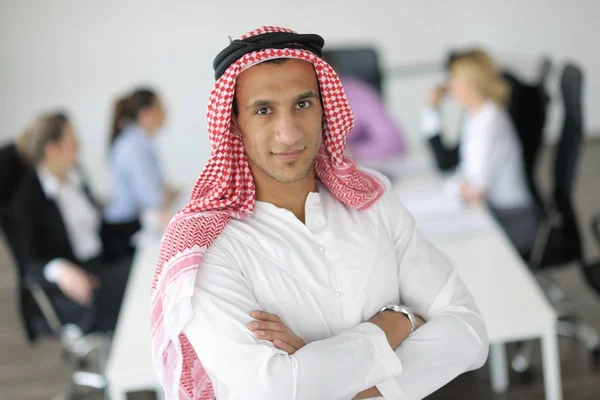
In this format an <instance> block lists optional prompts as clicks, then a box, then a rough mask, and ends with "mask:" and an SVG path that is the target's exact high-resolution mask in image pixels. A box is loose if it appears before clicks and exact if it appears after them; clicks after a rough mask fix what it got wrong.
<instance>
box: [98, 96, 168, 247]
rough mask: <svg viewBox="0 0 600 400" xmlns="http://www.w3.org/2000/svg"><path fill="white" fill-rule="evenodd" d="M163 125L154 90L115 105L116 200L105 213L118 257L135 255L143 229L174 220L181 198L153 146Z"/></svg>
mask: <svg viewBox="0 0 600 400" xmlns="http://www.w3.org/2000/svg"><path fill="white" fill-rule="evenodd" d="M164 121H165V110H164V108H163V105H162V103H161V101H160V99H159V97H158V96H157V95H156V93H155V92H154V91H152V90H150V89H145V88H144V89H137V90H135V91H134V92H133V93H131V94H130V95H128V96H125V97H123V98H122V99H120V100H119V101H118V102H117V104H116V107H115V114H114V118H113V125H112V132H111V148H110V177H111V181H112V186H113V195H112V199H111V201H110V203H109V204H108V206H107V207H106V210H105V219H106V222H107V223H108V224H109V225H110V236H109V237H111V243H112V245H111V248H112V249H111V252H113V253H115V256H119V255H122V254H124V253H128V252H130V251H132V250H133V247H132V245H131V238H132V236H133V235H134V234H135V233H136V232H137V231H138V230H139V229H140V228H141V226H142V224H144V225H146V224H149V225H154V226H157V225H160V226H162V225H163V224H164V222H165V221H166V220H168V218H169V217H170V215H171V214H170V213H169V211H168V209H169V207H170V205H171V204H172V203H173V201H174V199H175V198H176V196H177V192H176V191H175V190H173V189H171V188H170V187H169V186H168V185H166V184H165V182H164V179H163V174H162V169H161V165H160V162H159V159H158V154H157V152H156V149H155V144H154V137H155V136H156V134H157V132H158V131H159V129H160V128H161V127H162V126H163V124H164ZM150 221H153V222H150ZM150 229H153V228H151V227H150Z"/></svg>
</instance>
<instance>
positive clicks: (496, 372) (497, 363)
mask: <svg viewBox="0 0 600 400" xmlns="http://www.w3.org/2000/svg"><path fill="white" fill-rule="evenodd" d="M489 362H490V379H491V381H492V390H493V391H494V393H504V392H506V390H507V389H508V362H507V361H506V347H505V346H504V343H492V344H491V345H490V357H489Z"/></svg>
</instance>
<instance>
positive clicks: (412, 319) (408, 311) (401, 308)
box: [379, 304, 417, 333]
mask: <svg viewBox="0 0 600 400" xmlns="http://www.w3.org/2000/svg"><path fill="white" fill-rule="evenodd" d="M384 311H393V312H397V313H402V314H404V315H406V318H408V320H409V321H410V333H413V332H414V331H415V329H417V319H416V318H415V313H414V312H413V311H412V310H411V309H410V308H408V307H406V306H398V305H395V304H388V305H387V306H384V307H383V308H382V309H381V310H379V312H380V313H381V312H384Z"/></svg>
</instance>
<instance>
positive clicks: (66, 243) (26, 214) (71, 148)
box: [11, 113, 130, 330]
mask: <svg viewBox="0 0 600 400" xmlns="http://www.w3.org/2000/svg"><path fill="white" fill-rule="evenodd" d="M22 135H23V136H24V137H26V149H25V150H24V152H25V153H26V154H27V159H28V160H30V161H31V164H32V166H33V167H34V168H32V170H31V171H30V172H29V173H28V174H27V175H26V176H25V177H24V178H23V180H22V181H21V183H20V184H19V186H18V188H17V190H16V192H15V194H14V196H13V199H12V205H11V216H12V221H11V223H12V228H13V230H14V232H15V235H16V238H17V241H16V242H17V244H16V247H17V249H16V252H17V254H18V259H19V260H21V262H22V263H23V266H24V268H25V270H26V272H27V274H28V275H30V276H32V277H33V278H34V279H35V280H36V281H38V282H40V281H41V282H44V281H47V282H48V283H50V284H51V285H52V284H55V285H56V286H57V288H58V290H56V291H54V292H51V294H50V299H51V301H52V303H53V305H54V306H55V309H56V310H57V313H58V316H59V318H60V319H61V322H63V323H77V322H79V321H81V320H82V318H84V315H85V313H86V310H87V309H88V308H90V307H92V306H94V308H95V311H96V317H95V325H94V326H95V327H96V328H97V329H101V330H112V329H113V328H114V326H115V324H116V320H117V316H118V313H119V308H120V306H121V300H122V298H123V292H124V289H125V285H126V282H127V277H128V274H129V264H130V260H129V259H121V260H112V259H109V257H107V254H106V253H105V251H104V248H105V246H104V243H103V235H102V228H103V224H102V213H101V210H100V208H99V206H98V203H97V202H96V201H95V199H94V196H93V195H92V193H91V192H90V190H89V187H88V186H87V183H86V181H85V179H84V176H83V174H82V172H81V170H80V169H79V168H78V164H79V146H78V143H77V139H76V136H75V130H74V128H73V125H72V124H71V123H70V121H69V119H68V117H67V116H66V115H65V114H62V113H48V114H43V115H40V116H39V117H37V118H35V119H34V120H33V121H32V122H31V123H30V124H29V125H28V126H27V128H26V129H25V131H24V132H23V134H22Z"/></svg>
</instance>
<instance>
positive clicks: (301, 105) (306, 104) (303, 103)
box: [296, 101, 310, 108]
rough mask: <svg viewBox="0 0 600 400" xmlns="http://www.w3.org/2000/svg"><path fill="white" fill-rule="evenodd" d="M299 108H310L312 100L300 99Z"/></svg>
mask: <svg viewBox="0 0 600 400" xmlns="http://www.w3.org/2000/svg"><path fill="white" fill-rule="evenodd" d="M296 107H297V108H308V107H310V101H300V102H298V104H297V106H296Z"/></svg>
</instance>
